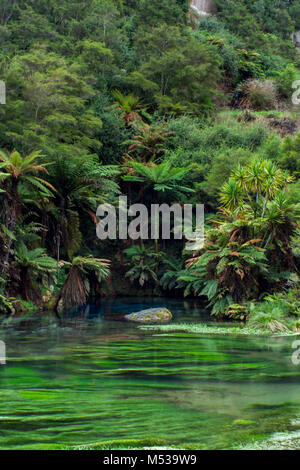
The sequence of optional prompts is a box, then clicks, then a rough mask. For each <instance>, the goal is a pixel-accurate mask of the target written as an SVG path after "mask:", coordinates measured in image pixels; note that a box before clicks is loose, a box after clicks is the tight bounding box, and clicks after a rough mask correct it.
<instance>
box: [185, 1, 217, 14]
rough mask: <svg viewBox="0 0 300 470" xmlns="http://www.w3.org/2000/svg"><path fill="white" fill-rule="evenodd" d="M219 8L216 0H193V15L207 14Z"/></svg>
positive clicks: (191, 7)
mask: <svg viewBox="0 0 300 470" xmlns="http://www.w3.org/2000/svg"><path fill="white" fill-rule="evenodd" d="M216 10H217V6H216V4H215V2H214V0H192V1H191V5H190V11H191V14H192V15H193V16H196V17H200V16H206V15H209V14H211V13H213V12H214V11H216Z"/></svg>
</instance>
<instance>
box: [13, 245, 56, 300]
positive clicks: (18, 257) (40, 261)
mask: <svg viewBox="0 0 300 470" xmlns="http://www.w3.org/2000/svg"><path fill="white" fill-rule="evenodd" d="M15 263H16V265H17V267H18V268H19V269H20V283H21V292H22V297H23V299H24V300H28V299H29V297H30V291H31V289H32V281H33V280H34V279H35V278H36V277H37V276H41V277H42V278H44V277H46V276H47V277H49V275H51V274H54V273H55V271H56V270H57V262H56V261H55V260H54V259H53V258H50V257H49V256H47V254H46V251H45V249H44V248H35V249H33V250H30V249H28V247H27V246H26V245H25V243H23V242H20V243H18V244H17V245H16V249H15Z"/></svg>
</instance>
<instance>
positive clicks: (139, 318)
mask: <svg viewBox="0 0 300 470" xmlns="http://www.w3.org/2000/svg"><path fill="white" fill-rule="evenodd" d="M125 320H127V321H133V322H136V323H151V324H154V323H166V322H169V321H170V320H172V313H171V312H170V311H169V310H168V309H167V308H165V307H161V308H150V309H149V310H142V311H141V312H136V313H131V314H130V315H125Z"/></svg>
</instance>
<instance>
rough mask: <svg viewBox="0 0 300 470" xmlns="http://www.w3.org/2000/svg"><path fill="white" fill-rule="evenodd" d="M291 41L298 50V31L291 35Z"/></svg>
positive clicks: (299, 44) (299, 42)
mask: <svg viewBox="0 0 300 470" xmlns="http://www.w3.org/2000/svg"><path fill="white" fill-rule="evenodd" d="M292 40H293V43H294V44H295V46H296V47H298V48H299V49H300V31H296V32H295V33H293V34H292Z"/></svg>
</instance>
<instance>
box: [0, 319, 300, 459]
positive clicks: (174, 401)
mask: <svg viewBox="0 0 300 470" xmlns="http://www.w3.org/2000/svg"><path fill="white" fill-rule="evenodd" d="M224 328H227V327H226V326H224ZM117 329H118V334H116V326H115V324H111V323H109V322H108V323H107V324H106V323H105V322H103V321H95V322H90V323H87V322H86V320H85V319H81V320H78V321H77V323H76V327H70V328H69V329H68V330H64V329H63V328H60V327H58V328H52V327H51V329H50V330H47V328H46V326H45V325H43V332H42V334H41V333H40V331H36V332H35V331H32V332H28V331H26V334H25V335H24V336H22V341H21V342H20V336H19V335H16V334H15V333H14V332H13V331H12V332H11V333H10V332H9V331H5V339H6V343H7V352H8V358H7V359H8V360H7V365H6V366H3V367H0V448H1V449H70V448H78V447H80V448H83V449H84V448H92V449H98V450H101V448H103V449H104V448H105V449H113V448H145V447H146V448H155V447H164V446H165V447H166V448H170V447H174V448H186V449H233V448H236V446H237V445H247V444H249V443H251V442H259V441H262V442H265V441H267V440H268V439H269V437H270V436H271V435H272V434H274V433H284V432H292V431H295V430H296V428H297V425H295V424H291V423H292V422H293V423H295V422H297V421H296V420H297V418H298V417H299V416H300V397H299V378H300V369H299V367H295V366H294V365H293V364H292V362H291V352H292V348H291V345H292V342H293V338H289V337H286V338H270V337H268V338H259V337H255V338H253V337H244V336H243V337H241V336H236V335H235V336H227V335H226V336H223V335H208V334H205V335H202V336H201V335H195V334H186V335H182V336H173V334H171V335H170V336H165V335H161V334H159V333H158V334H155V335H153V331H149V330H146V331H145V330H143V331H141V330H140V328H138V327H136V326H135V325H134V326H128V325H126V324H125V325H124V324H118V325H117ZM122 329H123V330H122ZM53 331H56V333H55V335H53V333H52V332H53ZM0 338H1V334H0ZM253 423H255V424H253Z"/></svg>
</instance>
